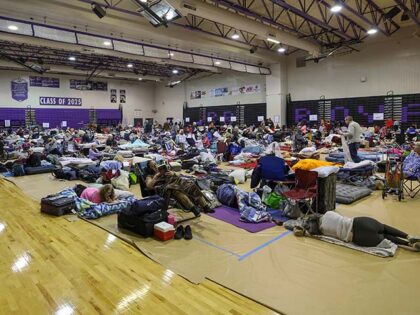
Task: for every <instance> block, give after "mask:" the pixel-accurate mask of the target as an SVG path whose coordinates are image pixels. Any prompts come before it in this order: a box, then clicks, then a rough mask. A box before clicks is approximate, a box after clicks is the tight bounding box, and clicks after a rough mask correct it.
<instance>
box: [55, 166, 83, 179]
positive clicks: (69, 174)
mask: <svg viewBox="0 0 420 315" xmlns="http://www.w3.org/2000/svg"><path fill="white" fill-rule="evenodd" d="M52 174H53V176H54V177H55V178H57V179H65V180H75V179H77V175H76V171H75V170H72V169H71V168H69V167H66V168H59V169H57V170H54V171H53V172H52Z"/></svg>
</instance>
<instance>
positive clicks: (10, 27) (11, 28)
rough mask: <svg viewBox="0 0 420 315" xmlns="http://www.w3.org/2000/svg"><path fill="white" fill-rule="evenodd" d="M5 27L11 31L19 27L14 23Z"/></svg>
mask: <svg viewBox="0 0 420 315" xmlns="http://www.w3.org/2000/svg"><path fill="white" fill-rule="evenodd" d="M7 28H8V29H9V30H11V31H17V30H18V29H19V27H17V26H16V25H9V26H8V27H7Z"/></svg>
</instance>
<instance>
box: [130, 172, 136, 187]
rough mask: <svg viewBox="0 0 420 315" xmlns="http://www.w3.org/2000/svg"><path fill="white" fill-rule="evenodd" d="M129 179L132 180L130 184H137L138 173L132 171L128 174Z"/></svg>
mask: <svg viewBox="0 0 420 315" xmlns="http://www.w3.org/2000/svg"><path fill="white" fill-rule="evenodd" d="M128 179H129V180H130V185H135V184H137V183H138V180H137V175H136V174H135V173H133V172H130V174H129V175H128Z"/></svg>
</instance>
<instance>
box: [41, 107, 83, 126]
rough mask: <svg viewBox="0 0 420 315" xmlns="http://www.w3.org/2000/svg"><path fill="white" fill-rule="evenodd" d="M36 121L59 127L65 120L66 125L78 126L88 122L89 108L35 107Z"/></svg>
mask: <svg viewBox="0 0 420 315" xmlns="http://www.w3.org/2000/svg"><path fill="white" fill-rule="evenodd" d="M35 112H36V121H37V123H38V124H39V125H42V123H44V122H48V123H49V124H50V127H51V128H55V127H57V126H58V127H60V126H61V122H62V121H67V126H68V127H73V128H80V127H83V126H84V125H85V124H87V123H89V109H49V108H36V109H35Z"/></svg>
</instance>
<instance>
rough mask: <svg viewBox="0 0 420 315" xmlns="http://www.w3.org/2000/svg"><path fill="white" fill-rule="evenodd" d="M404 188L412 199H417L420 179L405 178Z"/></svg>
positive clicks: (403, 181)
mask: <svg viewBox="0 0 420 315" xmlns="http://www.w3.org/2000/svg"><path fill="white" fill-rule="evenodd" d="M402 187H403V190H404V191H405V192H406V193H407V194H408V195H409V196H410V197H411V198H415V197H416V196H417V194H418V193H419V191H420V178H417V177H414V176H413V177H405V176H404V177H403V179H402Z"/></svg>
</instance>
